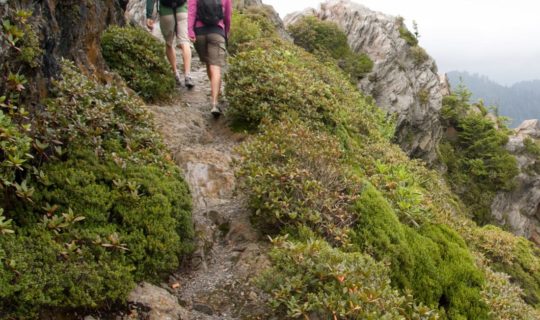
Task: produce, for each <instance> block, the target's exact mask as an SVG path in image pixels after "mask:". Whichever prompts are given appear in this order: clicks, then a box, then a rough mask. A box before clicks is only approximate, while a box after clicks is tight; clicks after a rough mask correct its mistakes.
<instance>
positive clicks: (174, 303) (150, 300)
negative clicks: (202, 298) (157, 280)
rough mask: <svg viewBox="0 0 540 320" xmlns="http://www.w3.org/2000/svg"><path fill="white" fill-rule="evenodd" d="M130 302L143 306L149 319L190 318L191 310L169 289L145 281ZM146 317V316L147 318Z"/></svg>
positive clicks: (131, 295) (132, 293)
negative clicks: (183, 306)
mask: <svg viewBox="0 0 540 320" xmlns="http://www.w3.org/2000/svg"><path fill="white" fill-rule="evenodd" d="M128 303H130V304H134V305H138V306H142V307H144V308H145V310H148V311H147V318H148V319H149V320H188V319H190V318H189V312H188V311H187V310H186V309H184V308H182V307H181V306H180V305H179V304H178V299H177V298H176V297H175V296H173V295H171V294H170V293H169V292H168V291H167V290H165V289H163V288H160V287H156V286H154V285H152V284H149V283H146V282H143V283H141V284H140V285H139V286H137V287H136V288H135V289H134V290H133V291H132V292H131V293H130V294H129V297H128ZM145 319H146V318H145Z"/></svg>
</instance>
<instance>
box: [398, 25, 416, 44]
mask: <svg viewBox="0 0 540 320" xmlns="http://www.w3.org/2000/svg"><path fill="white" fill-rule="evenodd" d="M399 36H400V37H401V39H403V40H405V42H407V44H408V45H409V46H411V47H416V46H418V39H417V38H416V37H415V36H414V34H413V33H412V32H410V31H409V29H407V27H405V26H401V27H399Z"/></svg>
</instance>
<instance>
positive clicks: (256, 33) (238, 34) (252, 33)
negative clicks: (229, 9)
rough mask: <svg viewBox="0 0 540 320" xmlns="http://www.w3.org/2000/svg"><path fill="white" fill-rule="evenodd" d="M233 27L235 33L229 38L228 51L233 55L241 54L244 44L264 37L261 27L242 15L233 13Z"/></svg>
mask: <svg viewBox="0 0 540 320" xmlns="http://www.w3.org/2000/svg"><path fill="white" fill-rule="evenodd" d="M231 25H232V28H233V29H234V30H235V32H233V33H232V34H231V36H230V37H229V44H228V47H227V50H228V51H229V53H231V54H233V55H234V54H236V53H238V52H239V50H240V46H241V45H242V44H243V43H246V42H250V41H252V40H255V39H259V38H260V37H261V35H262V30H261V28H260V27H259V25H258V24H257V23H256V22H254V21H253V20H252V19H250V18H249V17H248V16H246V15H244V14H241V13H237V12H234V13H233V16H232V23H231Z"/></svg>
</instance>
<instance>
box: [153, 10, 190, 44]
mask: <svg viewBox="0 0 540 320" xmlns="http://www.w3.org/2000/svg"><path fill="white" fill-rule="evenodd" d="M176 20H177V24H176V30H177V32H176V34H175V33H174V16H173V15H172V14H169V15H166V16H161V17H159V27H160V28H161V33H162V34H163V38H165V42H166V43H167V45H168V46H171V47H172V46H173V45H174V38H175V36H176V44H182V43H188V44H189V43H190V41H189V38H188V27H187V24H188V14H187V12H177V13H176Z"/></svg>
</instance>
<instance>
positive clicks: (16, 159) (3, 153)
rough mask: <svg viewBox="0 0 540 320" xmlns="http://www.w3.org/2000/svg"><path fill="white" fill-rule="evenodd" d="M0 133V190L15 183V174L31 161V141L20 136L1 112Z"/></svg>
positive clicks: (7, 117)
mask: <svg viewBox="0 0 540 320" xmlns="http://www.w3.org/2000/svg"><path fill="white" fill-rule="evenodd" d="M0 132H1V134H0V188H6V187H10V186H11V185H12V184H13V183H15V178H16V175H17V173H18V172H22V171H23V165H24V164H25V163H26V162H27V161H28V160H30V159H31V157H30V156H29V154H28V153H29V151H30V142H31V139H30V138H29V137H28V136H26V135H24V134H22V133H21V132H20V131H19V129H18V128H17V127H16V126H15V125H14V124H13V123H11V119H10V117H9V116H6V115H4V113H3V112H2V111H0Z"/></svg>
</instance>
